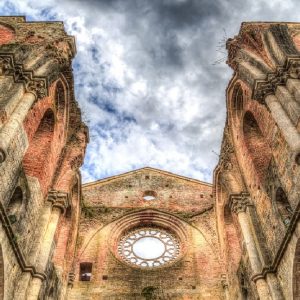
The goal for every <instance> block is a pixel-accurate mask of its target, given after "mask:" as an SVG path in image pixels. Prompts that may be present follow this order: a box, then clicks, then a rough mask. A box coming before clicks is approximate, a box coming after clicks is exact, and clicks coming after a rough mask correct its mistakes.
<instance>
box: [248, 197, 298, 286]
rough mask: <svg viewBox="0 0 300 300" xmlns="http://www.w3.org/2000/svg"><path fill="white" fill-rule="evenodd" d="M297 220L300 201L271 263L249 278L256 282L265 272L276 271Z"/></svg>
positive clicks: (264, 275) (263, 276)
mask: <svg viewBox="0 0 300 300" xmlns="http://www.w3.org/2000/svg"><path fill="white" fill-rule="evenodd" d="M299 220H300V201H299V202H298V205H297V207H296V209H295V210H294V214H293V216H292V219H291V222H290V224H289V226H288V228H287V230H286V232H285V235H284V237H283V239H282V241H281V243H280V246H279V249H278V251H277V253H276V255H275V257H274V260H273V262H272V264H271V265H268V266H264V267H263V269H262V271H261V273H258V274H254V275H253V276H252V277H251V280H253V281H254V282H256V281H257V280H259V279H261V278H266V277H267V274H269V273H274V274H276V273H277V269H278V267H279V265H280V262H281V260H282V258H283V256H284V254H285V253H286V249H287V247H288V245H289V242H290V240H291V238H292V236H293V233H294V231H295V230H296V227H297V224H298V222H299Z"/></svg>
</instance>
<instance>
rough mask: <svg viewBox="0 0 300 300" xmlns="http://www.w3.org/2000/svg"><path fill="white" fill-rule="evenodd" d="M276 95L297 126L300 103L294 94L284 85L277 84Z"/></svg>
mask: <svg viewBox="0 0 300 300" xmlns="http://www.w3.org/2000/svg"><path fill="white" fill-rule="evenodd" d="M275 95H276V97H277V98H278V100H279V101H280V102H281V105H282V107H283V108H284V110H285V111H286V113H287V115H288V116H289V118H290V119H291V121H292V122H293V124H294V125H295V126H297V124H298V121H299V116H300V105H299V103H298V102H297V101H296V100H295V98H294V97H293V95H292V94H291V93H290V92H289V90H288V89H287V88H286V87H285V86H282V85H279V86H277V88H276V90H275Z"/></svg>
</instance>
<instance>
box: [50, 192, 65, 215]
mask: <svg viewBox="0 0 300 300" xmlns="http://www.w3.org/2000/svg"><path fill="white" fill-rule="evenodd" d="M47 200H48V201H49V202H51V203H52V207H57V208H59V209H61V211H62V213H64V211H65V210H66V208H67V207H68V206H69V195H68V193H65V192H60V191H55V190H52V191H50V192H49V193H48V199H47Z"/></svg>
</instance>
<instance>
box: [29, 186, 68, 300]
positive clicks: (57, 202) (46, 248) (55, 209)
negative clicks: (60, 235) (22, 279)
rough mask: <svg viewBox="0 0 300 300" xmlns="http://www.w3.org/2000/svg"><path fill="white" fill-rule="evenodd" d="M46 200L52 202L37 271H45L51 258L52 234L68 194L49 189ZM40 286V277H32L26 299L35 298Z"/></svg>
mask: <svg viewBox="0 0 300 300" xmlns="http://www.w3.org/2000/svg"><path fill="white" fill-rule="evenodd" d="M50 195H51V196H50V197H48V201H50V202H51V203H52V211H51V215H50V219H49V222H48V225H47V229H46V232H45V234H44V237H43V241H42V243H41V246H40V251H39V254H38V258H37V262H36V268H37V270H38V271H39V272H45V271H46V267H47V264H48V261H49V259H51V257H50V254H51V247H52V243H53V239H54V235H55V232H56V229H57V225H58V221H59V218H60V216H61V214H62V213H63V212H64V210H65V209H66V208H67V206H68V194H66V193H62V192H57V191H51V192H50ZM41 286H42V280H41V279H40V278H32V280H31V283H30V285H29V288H28V291H27V298H26V299H27V300H36V299H38V295H39V292H40V289H41Z"/></svg>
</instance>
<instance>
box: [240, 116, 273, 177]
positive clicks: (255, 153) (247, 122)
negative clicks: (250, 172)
mask: <svg viewBox="0 0 300 300" xmlns="http://www.w3.org/2000/svg"><path fill="white" fill-rule="evenodd" d="M243 135H244V141H245V145H246V148H247V150H248V153H249V156H250V157H251V159H252V162H253V165H254V167H255V171H256V173H257V175H258V177H259V178H260V179H263V178H264V175H265V173H266V170H267V168H268V166H269V162H270V159H271V149H270V146H269V144H268V143H267V142H266V139H265V137H264V135H263V133H262V131H261V129H260V127H259V125H258V123H257V121H256V119H255V117H254V116H253V114H252V113H251V112H250V111H247V112H246V113H245V115H244V118H243Z"/></svg>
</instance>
